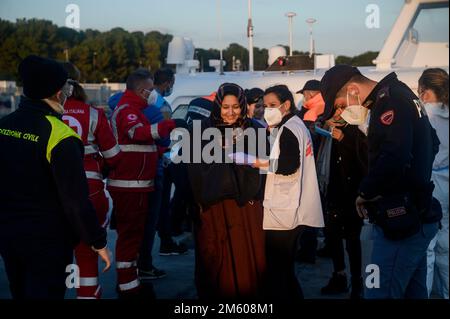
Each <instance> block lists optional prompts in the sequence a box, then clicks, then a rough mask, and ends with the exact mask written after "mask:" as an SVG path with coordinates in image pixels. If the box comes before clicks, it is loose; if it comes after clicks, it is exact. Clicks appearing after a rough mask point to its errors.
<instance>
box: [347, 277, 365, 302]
mask: <svg viewBox="0 0 450 319" xmlns="http://www.w3.org/2000/svg"><path fill="white" fill-rule="evenodd" d="M351 285H352V291H351V292H350V299H363V297H364V294H363V291H364V288H363V279H362V278H361V277H359V278H353V277H352V280H351Z"/></svg>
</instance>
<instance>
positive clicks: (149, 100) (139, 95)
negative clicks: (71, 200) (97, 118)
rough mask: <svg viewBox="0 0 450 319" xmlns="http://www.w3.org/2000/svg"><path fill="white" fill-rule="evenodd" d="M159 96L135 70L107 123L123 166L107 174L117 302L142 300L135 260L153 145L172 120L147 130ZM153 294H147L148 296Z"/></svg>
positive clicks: (148, 78) (149, 80) (151, 187)
mask: <svg viewBox="0 0 450 319" xmlns="http://www.w3.org/2000/svg"><path fill="white" fill-rule="evenodd" d="M156 97H157V94H156V92H155V91H153V79H152V75H151V73H150V72H149V71H147V70H145V69H139V70H137V71H135V72H133V73H132V74H130V76H129V77H128V79H127V90H126V91H125V93H124V94H123V96H122V98H121V99H120V101H119V103H118V105H117V107H116V108H115V110H114V113H113V114H112V117H111V126H112V129H113V133H114V135H115V137H116V139H117V142H118V144H119V146H120V149H121V151H122V154H123V161H121V163H120V165H118V166H117V167H116V168H114V169H113V170H112V171H111V174H110V175H109V177H108V182H107V186H108V190H109V192H110V193H111V197H112V199H113V204H114V214H115V218H116V229H117V234H118V237H117V243H116V269H117V280H118V292H119V297H121V298H129V297H130V298H133V297H136V296H138V295H140V296H145V294H146V291H145V288H142V289H141V285H140V282H139V279H138V276H137V268H136V265H137V256H138V251H139V248H140V246H141V242H142V239H143V236H144V225H145V221H146V218H147V214H148V193H149V192H152V191H153V190H154V178H155V175H156V167H157V161H158V148H157V146H156V145H155V140H157V139H160V138H167V137H168V136H169V135H170V132H171V131H172V130H173V129H174V128H175V121H174V120H164V121H162V122H159V123H158V124H153V125H151V124H150V122H148V120H147V118H146V117H145V116H144V114H143V113H142V110H143V109H144V108H146V107H147V106H148V105H153V104H154V103H155V99H156ZM149 294H151V292H149Z"/></svg>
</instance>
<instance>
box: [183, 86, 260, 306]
mask: <svg viewBox="0 0 450 319" xmlns="http://www.w3.org/2000/svg"><path fill="white" fill-rule="evenodd" d="M198 124H199V123H198V121H194V122H193V126H194V129H193V133H195V130H196V126H197V125H198ZM257 129H258V126H255V124H254V122H253V121H251V120H250V119H249V118H248V117H247V102H246V99H245V95H244V90H243V89H242V88H241V87H240V86H238V85H236V84H233V83H225V84H223V85H221V86H220V87H219V89H218V91H217V95H216V97H215V100H214V106H213V109H212V112H211V115H210V117H209V118H206V119H205V120H203V121H201V132H202V135H204V133H205V132H211V131H215V132H216V134H214V135H215V137H213V140H212V141H211V140H202V145H201V150H202V152H201V153H202V154H203V156H202V159H201V161H200V163H198V161H196V162H195V163H194V162H193V160H191V161H190V163H188V164H187V169H188V175H189V181H190V184H191V188H192V192H193V195H194V199H195V202H196V203H197V205H198V209H199V213H198V216H197V217H196V221H195V222H194V233H195V247H196V248H195V260H196V262H195V278H196V286H197V292H198V296H199V298H201V299H218V298H225V299H242V298H243V299H253V298H260V297H263V292H264V276H265V270H266V259H265V252H264V232H263V228H262V225H263V220H262V219H263V209H262V203H261V199H262V198H261V194H262V189H263V178H262V175H261V174H260V172H259V170H258V169H256V168H254V167H251V166H250V165H238V164H237V163H235V162H234V161H233V162H231V161H227V157H230V158H231V156H232V154H234V151H235V149H236V148H237V145H239V144H240V143H244V144H241V145H246V146H248V149H246V150H245V152H246V153H247V154H249V153H250V154H249V155H253V156H256V154H252V152H251V151H250V150H251V147H250V146H251V145H250V144H249V143H256V144H255V145H258V142H257V141H251V140H249V139H248V138H247V135H246V132H248V133H250V132H251V131H253V132H255V135H256V136H258V132H257ZM260 129H261V130H263V134H264V138H265V137H266V131H265V129H264V128H260ZM205 134H206V133H205ZM192 135H194V134H191V139H192V142H191V145H194V143H195V142H194V140H195V139H199V138H200V137H197V136H192ZM212 143H214V144H215V145H217V147H215V148H214V149H212V150H211V149H209V151H208V145H211V144H212ZM191 154H193V156H195V154H194V152H193V151H191ZM209 155H211V156H212V157H213V158H214V160H213V161H212V162H211V161H210V160H209V159H208V158H206V157H205V156H207V157H209Z"/></svg>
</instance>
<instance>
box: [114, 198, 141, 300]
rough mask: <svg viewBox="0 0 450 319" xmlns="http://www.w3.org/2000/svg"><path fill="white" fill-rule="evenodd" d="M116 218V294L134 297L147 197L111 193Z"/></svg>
mask: <svg viewBox="0 0 450 319" xmlns="http://www.w3.org/2000/svg"><path fill="white" fill-rule="evenodd" d="M110 193H111V197H112V199H113V205H114V214H115V218H116V229H117V242H116V269H117V281H118V286H119V291H120V293H123V294H128V293H136V292H137V291H138V290H139V289H140V283H139V279H138V275H137V257H138V253H139V249H140V247H141V243H142V240H143V238H144V225H145V221H146V218H147V215H148V193H144V192H142V193H132V192H116V191H111V192H110Z"/></svg>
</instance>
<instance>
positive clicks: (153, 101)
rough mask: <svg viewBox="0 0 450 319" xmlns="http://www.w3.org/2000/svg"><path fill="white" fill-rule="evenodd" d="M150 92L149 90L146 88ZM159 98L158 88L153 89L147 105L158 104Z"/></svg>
mask: <svg viewBox="0 0 450 319" xmlns="http://www.w3.org/2000/svg"><path fill="white" fill-rule="evenodd" d="M146 91H147V92H148V90H146ZM157 100H158V93H157V92H156V90H152V91H151V92H150V94H149V95H148V98H147V105H154V104H156V101H157Z"/></svg>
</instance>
